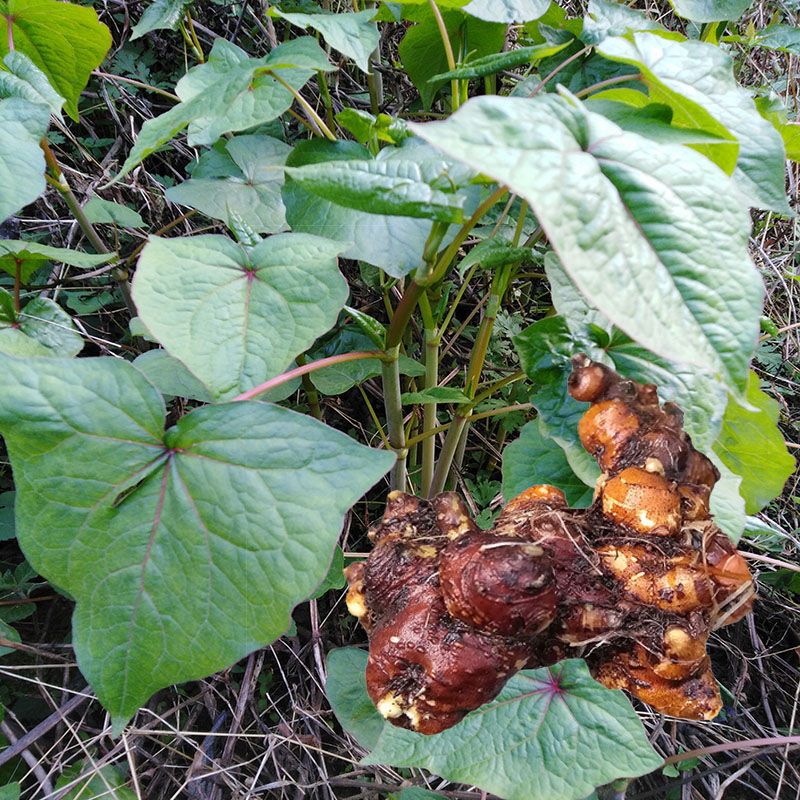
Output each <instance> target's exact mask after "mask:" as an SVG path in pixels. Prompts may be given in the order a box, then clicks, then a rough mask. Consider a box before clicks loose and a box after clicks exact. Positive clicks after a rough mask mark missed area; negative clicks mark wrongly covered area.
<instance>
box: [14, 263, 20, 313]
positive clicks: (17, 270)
mask: <svg viewBox="0 0 800 800" xmlns="http://www.w3.org/2000/svg"><path fill="white" fill-rule="evenodd" d="M21 285H22V265H21V264H20V262H19V261H17V263H16V268H15V270H14V311H15V312H16V313H17V315H19V312H20V310H21V308H20V303H19V293H20V289H21Z"/></svg>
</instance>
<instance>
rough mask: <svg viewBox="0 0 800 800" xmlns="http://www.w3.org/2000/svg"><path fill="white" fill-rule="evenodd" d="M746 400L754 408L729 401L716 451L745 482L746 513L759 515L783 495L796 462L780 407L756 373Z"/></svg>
mask: <svg viewBox="0 0 800 800" xmlns="http://www.w3.org/2000/svg"><path fill="white" fill-rule="evenodd" d="M745 400H746V401H747V404H748V405H749V406H752V408H747V407H746V406H744V405H742V404H741V403H739V402H737V400H736V399H735V398H733V397H732V398H730V400H729V401H728V407H727V409H726V411H725V417H724V419H723V421H722V431H721V433H720V436H719V439H717V441H716V443H715V444H714V451H715V452H716V454H717V455H718V456H719V458H720V459H721V460H722V462H723V463H724V464H725V466H727V467H728V468H729V469H730V470H731V471H732V472H734V473H735V474H736V475H739V476H740V477H741V478H742V482H741V486H740V487H739V492H740V493H741V495H742V497H743V498H744V501H745V511H746V512H747V513H748V514H756V513H758V512H759V511H761V509H762V508H764V506H766V505H767V503H769V502H770V500H773V499H774V498H775V497H777V496H778V495H779V494H780V493H781V491H783V485H784V484H785V483H786V481H787V479H788V478H789V476H790V475H791V474H792V473H793V472H794V468H795V460H794V458H792V456H791V455H789V452H788V450H787V449H786V445H785V444H784V441H783V435H782V434H781V432H780V429H779V428H778V426H777V422H778V404H777V403H776V402H775V401H774V400H773V399H772V398H771V397H770V396H769V395H768V394H766V393H765V392H763V391H762V390H761V387H760V385H759V379H758V376H757V375H756V374H755V373H754V372H751V373H750V380H749V382H748V384H747V394H746V395H745Z"/></svg>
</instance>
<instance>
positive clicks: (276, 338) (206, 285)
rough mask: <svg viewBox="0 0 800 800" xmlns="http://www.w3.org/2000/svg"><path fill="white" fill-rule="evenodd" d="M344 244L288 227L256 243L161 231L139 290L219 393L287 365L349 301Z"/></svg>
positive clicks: (151, 315) (151, 314) (152, 318)
mask: <svg viewBox="0 0 800 800" xmlns="http://www.w3.org/2000/svg"><path fill="white" fill-rule="evenodd" d="M341 249H342V247H341V245H340V244H339V243H337V242H332V241H330V240H329V239H322V238H320V237H319V236H311V235H308V234H299V233H280V234H277V235H276V236H272V237H270V238H268V239H265V240H264V241H263V242H261V243H260V244H258V245H256V246H255V247H252V248H247V247H244V246H242V245H240V244H236V243H235V242H233V241H232V240H230V239H227V238H226V237H224V236H212V235H206V236H192V237H185V238H177V239H160V238H158V237H152V238H151V239H150V241H149V242H148V243H147V245H146V246H145V248H144V250H143V251H142V254H141V256H140V257H139V265H138V267H137V269H136V275H135V277H134V281H133V296H134V299H135V301H136V307H137V309H138V311H139V316H140V317H141V320H142V322H143V323H144V325H145V327H146V328H147V329H148V330H149V331H150V333H152V334H153V335H154V336H155V337H156V339H158V341H159V342H161V344H162V345H164V347H165V348H166V349H167V351H168V352H169V353H170V354H171V355H173V356H175V358H177V359H178V360H180V361H182V362H183V363H184V364H185V365H186V366H187V367H188V368H189V371H190V372H192V373H193V374H194V375H195V376H196V377H197V378H199V379H200V381H201V382H202V383H203V384H204V385H205V386H206V387H207V388H208V390H209V391H210V392H211V394H212V396H214V397H216V398H217V399H230V398H232V397H234V396H236V395H237V394H240V393H241V392H244V391H246V390H247V389H252V388H253V387H254V386H256V385H258V384H259V383H262V382H263V381H265V380H267V379H268V378H272V377H274V376H275V375H278V374H280V373H281V372H283V371H284V370H285V369H286V367H287V366H288V365H289V364H290V363H291V361H292V360H293V359H294V358H295V356H297V355H298V354H299V353H301V352H303V351H304V350H306V349H307V348H308V347H310V346H311V345H312V344H313V343H314V341H315V340H316V339H317V338H318V337H319V336H321V335H322V334H323V333H325V332H326V331H327V330H329V329H330V328H331V327H332V326H333V325H334V323H335V322H336V317H337V315H338V313H339V311H340V310H341V309H342V307H343V306H344V303H345V300H346V299H347V284H346V282H345V280H344V278H343V277H342V276H341V274H340V273H339V270H338V269H337V266H336V255H337V254H338V253H339V252H340V251H341Z"/></svg>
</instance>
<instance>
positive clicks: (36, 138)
mask: <svg viewBox="0 0 800 800" xmlns="http://www.w3.org/2000/svg"><path fill="white" fill-rule="evenodd" d="M49 123H50V111H49V109H48V108H47V106H44V105H41V104H39V103H31V102H29V101H27V100H22V99H21V98H19V97H11V98H8V99H7V100H0V222H4V221H5V220H6V219H8V218H9V217H10V216H11V215H12V214H16V213H17V211H19V210H20V209H21V208H23V207H24V206H26V205H28V203H32V202H33V201H34V200H35V199H36V198H37V197H38V196H39V195H40V194H41V193H42V192H43V191H44V189H45V180H44V166H45V165H44V153H43V152H42V148H41V147H39V142H40V140H41V138H42V137H43V136H44V135H45V133H46V132H47V126H48V124H49Z"/></svg>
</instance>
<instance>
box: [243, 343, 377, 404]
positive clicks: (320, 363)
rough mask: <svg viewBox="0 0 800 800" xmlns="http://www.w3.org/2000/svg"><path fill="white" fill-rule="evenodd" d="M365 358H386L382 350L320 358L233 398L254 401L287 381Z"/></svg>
mask: <svg viewBox="0 0 800 800" xmlns="http://www.w3.org/2000/svg"><path fill="white" fill-rule="evenodd" d="M364 358H381V359H382V358H384V354H383V353H382V352H381V351H380V350H363V351H360V352H359V351H356V352H353V353H339V355H335V356H328V357H327V358H320V359H318V360H317V361H312V362H311V363H310V364H303V366H302V367H295V368H294V369H290V370H288V371H287V372H284V373H283V374H282V375H276V376H275V377H274V378H270V379H269V380H268V381H265V382H264V383H261V384H259V385H258V386H254V387H253V388H252V389H248V390H247V391H246V392H242V393H241V394H239V395H237V396H236V397H234V398H233V401H236V400H252V399H253V398H254V397H258V396H259V395H260V394H264V392H268V391H269V390H270V389H274V388H275V387H276V386H281V385H282V384H284V383H286V382H287V381H291V380H293V379H294V378H299V377H301V376H303V375H305V374H307V373H309V372H314V371H316V370H318V369H323V368H325V367H330V366H331V365H332V364H343V363H344V362H345V361H359V360H360V359H364Z"/></svg>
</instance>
